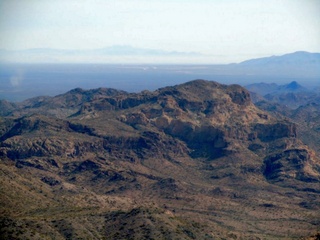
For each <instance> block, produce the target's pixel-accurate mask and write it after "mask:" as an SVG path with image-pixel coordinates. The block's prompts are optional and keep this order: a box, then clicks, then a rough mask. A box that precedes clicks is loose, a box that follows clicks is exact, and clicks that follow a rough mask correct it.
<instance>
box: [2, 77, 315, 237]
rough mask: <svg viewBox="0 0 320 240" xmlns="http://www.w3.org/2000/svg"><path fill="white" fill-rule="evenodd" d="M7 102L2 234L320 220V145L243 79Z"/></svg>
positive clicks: (301, 232) (286, 228)
mask: <svg viewBox="0 0 320 240" xmlns="http://www.w3.org/2000/svg"><path fill="white" fill-rule="evenodd" d="M6 105H7V106H9V107H7V109H8V110H7V111H3V112H2V115H3V117H1V118H0V124H1V128H0V156H1V169H2V170H1V176H2V178H1V179H2V180H1V181H2V182H1V184H2V186H3V188H2V192H1V195H2V197H1V203H2V207H1V209H0V210H1V213H2V215H3V216H4V217H3V218H2V219H1V224H2V225H1V226H2V227H3V229H5V230H3V231H2V232H1V234H2V236H6V237H15V238H18V239H19V238H21V239H22V238H28V237H29V238H33V239H43V238H44V237H46V238H48V239H50V237H48V236H51V238H56V239H70V238H92V239H98V238H102V239H119V238H124V239H126V238H130V239H131V238H132V239H150V238H151V237H152V238H158V239H159V238H163V239H172V238H176V239H213V238H221V239H222V238H233V239H248V238H249V237H250V238H253V237H255V238H256V239H271V238H275V239H276V238H285V237H286V236H287V235H288V234H289V235H290V236H292V237H299V236H307V235H311V233H312V232H313V231H316V230H317V226H319V221H318V220H319V214H318V212H319V209H320V202H319V194H320V188H319V181H320V162H319V157H318V154H317V152H315V151H314V150H312V149H311V148H310V147H308V146H307V145H305V144H303V143H302V141H300V140H299V138H298V137H297V126H296V124H294V123H292V122H290V121H288V120H285V119H282V120H281V119H280V120H279V119H277V117H276V116H273V115H272V114H269V113H268V112H265V111H263V110H260V109H259V108H257V107H256V106H255V105H254V104H253V103H252V102H251V97H250V94H249V92H248V91H247V90H245V89H244V88H242V87H240V86H238V85H230V86H227V85H222V84H218V83H216V82H210V81H204V80H195V81H191V82H188V83H185V84H181V85H177V86H173V87H165V88H161V89H158V90H156V91H154V92H149V91H144V92H141V93H127V92H124V91H118V90H113V89H96V90H88V91H85V90H82V89H75V90H72V91H70V92H68V93H66V94H63V95H59V96H56V97H53V98H40V99H39V98H38V99H31V100H28V101H26V102H24V103H22V104H17V105H10V104H9V105H8V104H7V103H6ZM18 196H19V198H21V197H23V198H24V199H25V204H21V202H20V201H19V200H18V198H17V197H18ZM297 225H299V228H297ZM18 226H19V227H18ZM36 226H38V227H36ZM279 226H281V227H279ZM301 226H303V228H301ZM18 229H23V231H22V232H19V231H18ZM80 229H83V230H80ZM32 234H33V235H32Z"/></svg>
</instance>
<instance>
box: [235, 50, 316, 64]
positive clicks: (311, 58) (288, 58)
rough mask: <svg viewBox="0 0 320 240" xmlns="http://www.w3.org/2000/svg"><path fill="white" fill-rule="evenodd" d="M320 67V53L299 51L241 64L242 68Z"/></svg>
mask: <svg viewBox="0 0 320 240" xmlns="http://www.w3.org/2000/svg"><path fill="white" fill-rule="evenodd" d="M301 64H308V65H310V64H315V65H320V53H309V52H304V51H298V52H294V53H289V54H285V55H282V56H271V57H264V58H256V59H250V60H247V61H244V62H241V63H239V65H242V66H270V65H277V66H279V65H301Z"/></svg>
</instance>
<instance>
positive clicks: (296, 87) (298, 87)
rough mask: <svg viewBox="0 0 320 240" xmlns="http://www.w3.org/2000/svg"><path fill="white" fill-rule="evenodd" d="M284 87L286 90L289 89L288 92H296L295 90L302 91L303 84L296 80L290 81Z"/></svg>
mask: <svg viewBox="0 0 320 240" xmlns="http://www.w3.org/2000/svg"><path fill="white" fill-rule="evenodd" d="M284 89H285V90H286V91H290V92H296V91H304V90H305V88H304V87H303V86H301V85H300V84H299V83H297V82H296V81H292V82H291V83H289V84H287V85H284Z"/></svg>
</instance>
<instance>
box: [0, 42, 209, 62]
mask: <svg viewBox="0 0 320 240" xmlns="http://www.w3.org/2000/svg"><path fill="white" fill-rule="evenodd" d="M202 55H203V54H201V53H197V52H178V51H165V50H160V49H149V48H136V47H132V46H127V45H115V46H111V47H106V48H99V49H86V50H77V49H74V50H65V49H52V48H33V49H26V50H17V51H8V50H3V49H0V61H2V62H32V63H33V62H73V61H74V62H79V61H80V62H105V61H106V60H107V59H106V58H105V57H132V56H135V57H138V56H140V57H146V56H149V57H156V56H157V57H160V56H161V57H182V56H188V57H195V56H202ZM123 60H124V61H125V59H123Z"/></svg>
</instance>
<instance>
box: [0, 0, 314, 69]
mask: <svg viewBox="0 0 320 240" xmlns="http://www.w3.org/2000/svg"><path fill="white" fill-rule="evenodd" d="M111 46H132V47H134V48H147V49H159V50H163V51H168V52H171V51H177V52H185V53H189V52H196V53H199V56H193V57H192V56H188V55H185V56H178V57H177V56H175V57H174V56H171V57H170V56H157V57H155V56H153V57H152V59H150V58H149V59H147V58H144V56H140V57H137V58H133V59H131V60H133V61H141V62H143V61H148V60H150V61H162V62H166V61H168V62H170V61H171V62H172V61H173V62H175V61H176V62H177V63H178V62H188V61H191V62H194V63H196V62H197V61H198V62H207V63H230V62H239V61H243V60H246V59H251V58H259V57H265V56H271V55H282V54H286V53H290V52H295V51H308V52H320V1H319V0H268V1H267V0H265V1H264V0H241V1H239V0H55V1H52V0H0V49H5V50H24V49H32V48H53V49H80V50H83V49H98V48H105V47H111ZM157 58H158V59H157ZM82 60H83V59H82ZM127 60H130V59H129V58H128V59H127ZM110 61H121V58H118V59H111V58H110Z"/></svg>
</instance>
